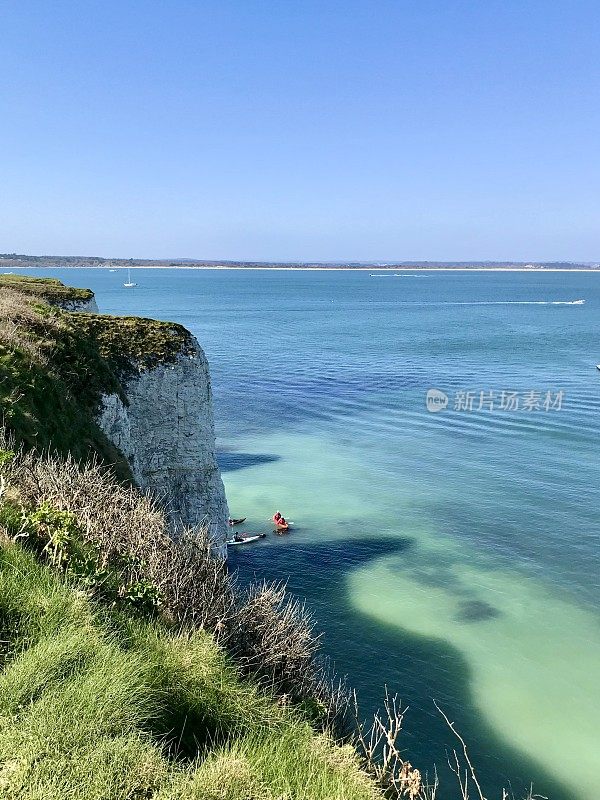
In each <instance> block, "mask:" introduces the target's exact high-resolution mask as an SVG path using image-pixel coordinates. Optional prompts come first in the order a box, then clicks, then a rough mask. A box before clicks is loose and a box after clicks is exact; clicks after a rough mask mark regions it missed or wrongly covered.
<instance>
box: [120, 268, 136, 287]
mask: <svg viewBox="0 0 600 800" xmlns="http://www.w3.org/2000/svg"><path fill="white" fill-rule="evenodd" d="M123 286H126V287H127V288H128V289H131V288H132V287H133V286H137V283H134V282H133V281H132V280H131V270H130V269H129V268H128V269H127V283H124V284H123Z"/></svg>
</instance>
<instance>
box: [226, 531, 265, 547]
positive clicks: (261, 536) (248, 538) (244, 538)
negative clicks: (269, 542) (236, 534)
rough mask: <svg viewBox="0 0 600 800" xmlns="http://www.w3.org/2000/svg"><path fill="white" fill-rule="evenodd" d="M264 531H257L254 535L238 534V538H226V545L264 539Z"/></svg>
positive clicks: (230, 545) (232, 545)
mask: <svg viewBox="0 0 600 800" xmlns="http://www.w3.org/2000/svg"><path fill="white" fill-rule="evenodd" d="M266 535H267V534H266V533H259V534H257V535H256V536H240V538H239V539H228V540H227V547H234V546H235V545H238V544H250V542H257V541H258V540H259V539H264V538H265V537H266Z"/></svg>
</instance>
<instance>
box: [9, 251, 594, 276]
mask: <svg viewBox="0 0 600 800" xmlns="http://www.w3.org/2000/svg"><path fill="white" fill-rule="evenodd" d="M75 267H80V268H81V267H86V268H95V269H110V268H113V269H114V268H118V267H132V268H135V267H181V268H184V267H186V268H190V267H196V268H202V267H204V268H210V267H229V268H232V269H234V268H238V269H239V268H245V269H299V268H305V269H307V268H310V267H312V268H315V269H316V268H319V269H340V268H345V269H365V268H368V269H376V270H384V269H532V270H535V269H589V270H600V263H596V262H594V263H592V262H588V263H581V262H575V261H539V262H531V261H393V262H392V261H390V262H385V263H381V262H377V261H222V260H221V261H219V260H203V259H193V258H178V259H169V258H163V259H144V258H129V259H127V258H101V257H100V256H29V255H24V254H20V253H0V272H2V271H4V272H6V271H7V270H12V269H26V268H29V269H31V268H54V269H56V268H61V269H69V268H75Z"/></svg>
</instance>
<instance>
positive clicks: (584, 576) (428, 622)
mask: <svg viewBox="0 0 600 800" xmlns="http://www.w3.org/2000/svg"><path fill="white" fill-rule="evenodd" d="M373 272H374V273H375V272H376V270H374V271H373ZM38 274H39V273H38ZM52 274H54V275H56V276H57V277H59V278H61V279H62V280H64V281H66V282H69V283H74V284H76V285H80V286H89V287H91V288H92V289H94V291H95V292H96V294H97V298H98V303H99V305H100V307H101V309H102V310H103V311H105V312H109V313H115V314H125V313H127V314H141V315H144V316H151V317H157V318H160V319H173V320H177V321H178V322H182V323H183V324H184V325H186V326H187V327H188V328H190V329H191V330H192V331H193V332H194V333H195V334H196V335H197V336H198V338H199V340H200V342H201V344H202V346H203V347H204V349H205V351H206V353H207V355H208V358H209V360H210V364H211V370H212V378H213V387H214V396H215V409H216V420H217V431H218V446H219V450H220V459H221V464H222V468H223V476H224V480H225V484H226V488H227V494H228V498H229V503H230V507H231V511H232V514H233V515H235V516H248V518H249V522H248V525H247V526H246V528H245V529H246V530H248V531H263V530H264V531H269V530H270V527H269V525H268V524H267V522H266V520H267V518H268V517H270V515H271V514H272V513H273V512H274V511H275V510H276V509H280V510H281V511H282V512H283V513H284V514H285V515H286V516H287V517H288V518H290V519H291V520H293V522H294V523H295V527H294V532H293V533H292V534H291V535H290V536H288V537H285V538H284V537H282V538H278V537H274V536H271V535H269V537H268V538H267V539H266V540H264V541H263V542H260V543H258V544H256V545H253V546H249V547H247V548H239V549H238V551H237V552H236V553H234V554H233V555H232V558H231V561H232V564H233V565H234V566H235V567H237V568H238V569H239V570H240V572H241V575H242V577H243V578H244V579H247V578H248V577H250V576H252V575H257V576H259V577H268V578H280V577H283V578H287V579H289V586H290V588H291V589H292V590H293V591H294V592H296V593H298V594H299V595H302V596H304V597H306V598H307V599H308V602H309V604H310V606H311V607H312V608H313V609H314V611H315V613H316V616H317V618H318V621H319V625H320V626H321V627H322V629H323V630H324V631H325V638H324V646H325V649H326V651H327V652H328V653H329V654H330V655H331V656H332V658H333V659H334V660H335V662H336V663H337V666H338V669H339V671H341V672H344V673H347V675H348V677H349V680H350V682H351V683H352V684H353V685H355V686H356V687H357V688H358V690H359V692H360V696H361V699H362V702H363V704H364V708H365V711H369V710H372V709H373V708H375V707H376V706H377V705H378V704H379V702H380V700H381V697H382V693H383V686H384V684H387V685H388V686H389V687H390V689H392V690H393V691H398V692H399V694H400V696H401V698H402V700H403V702H404V703H405V704H406V705H407V706H409V711H408V712H407V715H406V722H405V729H406V733H405V736H404V739H403V744H404V748H405V751H406V754H407V756H409V757H410V759H411V761H413V763H415V764H417V765H418V766H419V767H421V769H422V770H423V771H425V770H427V769H428V770H429V771H430V772H431V770H432V766H433V763H434V762H436V763H437V765H438V770H439V772H440V774H441V776H442V777H443V778H444V780H445V779H446V774H447V772H448V768H447V766H445V765H446V749H447V748H448V747H452V746H454V745H455V744H456V742H453V741H452V736H451V734H450V733H449V732H448V730H447V729H446V728H445V725H444V724H443V722H442V721H441V720H440V717H439V715H438V714H437V712H436V710H435V708H434V705H433V702H432V699H433V698H435V700H437V702H438V703H439V704H440V706H441V707H442V708H443V709H444V710H445V712H446V713H447V714H448V716H449V717H450V718H451V719H453V720H454V721H455V722H456V725H457V727H458V729H459V730H460V732H461V733H462V734H463V736H464V737H465V738H466V739H467V741H468V742H469V743H470V748H471V755H472V757H473V759H474V760H475V761H476V762H477V763H478V764H479V765H480V777H481V778H482V782H483V784H484V788H485V789H486V790H487V791H488V792H489V793H490V795H492V796H493V797H499V788H500V786H501V785H503V784H506V783H507V782H508V781H509V780H511V781H512V785H513V788H514V790H515V794H518V793H519V792H520V791H521V790H522V788H523V787H524V786H526V785H528V784H529V781H533V783H534V788H535V789H537V791H538V792H540V793H541V794H543V795H548V796H550V797H552V798H553V800H597V798H598V795H599V791H600V790H599V789H598V785H599V780H598V779H599V778H600V688H599V687H600V624H599V623H600V592H599V583H600V577H599V576H600V546H599V545H600V513H599V512H600V459H599V444H600V436H599V434H600V421H599V410H600V372H598V370H596V366H595V365H596V363H598V362H600V336H599V325H600V274H585V273H545V274H540V273H535V274H532V273H464V272H462V273H448V272H439V273H431V272H429V273H416V274H415V273H410V272H408V273H403V272H401V271H399V272H398V273H397V277H391V276H389V275H388V276H386V277H371V275H370V274H369V272H355V273H351V272H281V271H259V272H254V271H253V272H249V271H191V270H189V271H180V272H175V271H172V270H171V271H169V270H139V271H137V270H136V272H135V273H134V274H135V280H137V282H138V284H139V285H138V287H137V288H136V289H133V290H132V289H129V290H128V289H124V288H123V287H122V283H123V280H124V273H123V271H120V272H116V273H109V272H108V271H106V270H103V271H91V270H70V271H54V272H52ZM580 300H584V301H585V302H584V303H580V302H574V301H580ZM430 389H437V390H439V391H441V392H443V393H445V394H446V395H447V397H448V404H447V406H446V408H445V409H442V410H440V411H436V412H430V411H428V410H427V407H426V393H427V392H428V390H430ZM482 392H483V393H484V394H483V397H482V395H481V393H482ZM503 393H504V395H503ZM548 393H550V394H548ZM516 404H518V407H517V408H515V405H516ZM451 797H453V794H452V792H449V791H447V792H442V800H444V798H451Z"/></svg>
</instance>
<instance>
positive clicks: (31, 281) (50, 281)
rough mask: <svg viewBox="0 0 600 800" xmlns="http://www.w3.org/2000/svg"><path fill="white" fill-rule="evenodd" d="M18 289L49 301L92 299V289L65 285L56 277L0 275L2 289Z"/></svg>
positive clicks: (61, 301)
mask: <svg viewBox="0 0 600 800" xmlns="http://www.w3.org/2000/svg"><path fill="white" fill-rule="evenodd" d="M2 289H18V290H19V291H20V292H27V293H28V294H31V295H33V296H34V297H37V298H39V299H41V300H45V301H47V302H49V303H59V304H60V303H64V302H69V301H75V302H85V301H86V300H91V299H92V297H93V296H94V293H93V292H92V291H91V289H76V288H74V287H72V286H65V285H64V283H61V281H59V280H57V279H56V278H30V277H28V276H27V275H0V290H2Z"/></svg>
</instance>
